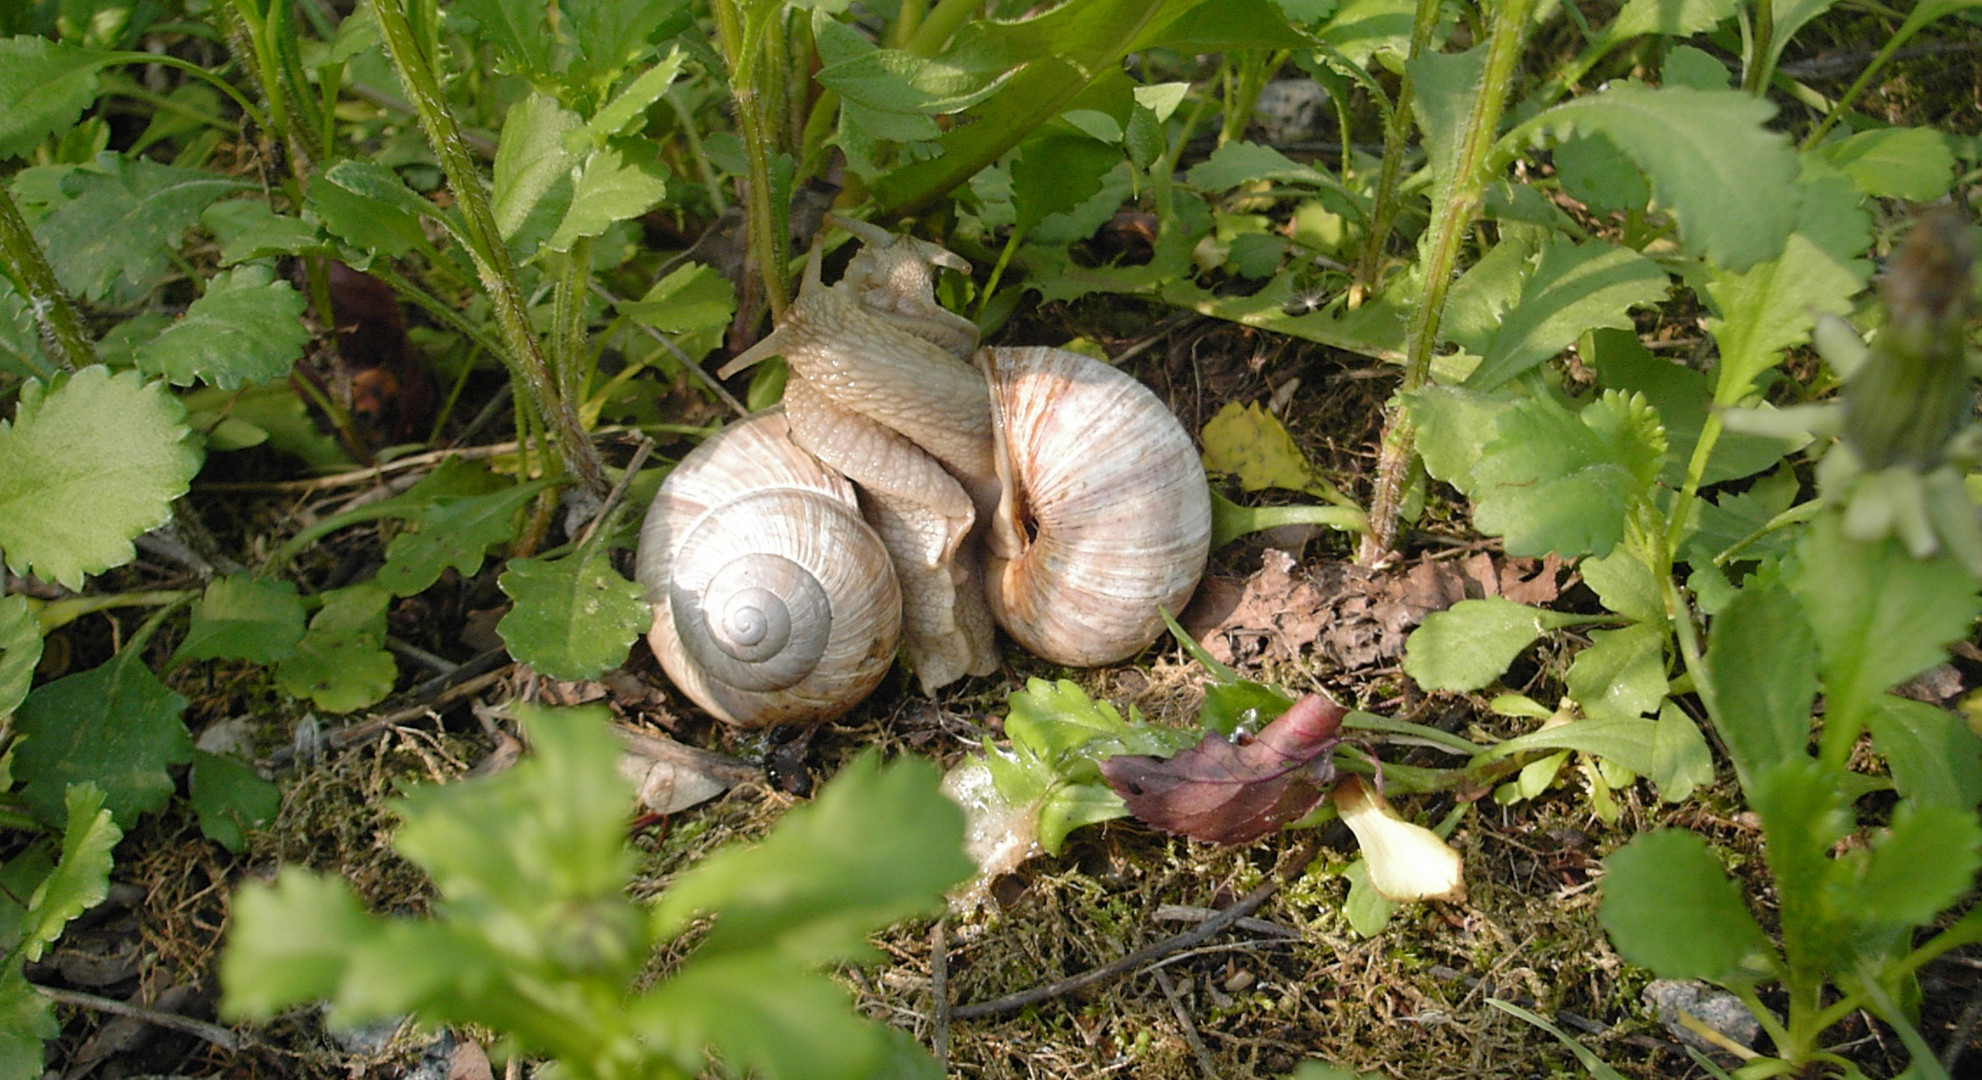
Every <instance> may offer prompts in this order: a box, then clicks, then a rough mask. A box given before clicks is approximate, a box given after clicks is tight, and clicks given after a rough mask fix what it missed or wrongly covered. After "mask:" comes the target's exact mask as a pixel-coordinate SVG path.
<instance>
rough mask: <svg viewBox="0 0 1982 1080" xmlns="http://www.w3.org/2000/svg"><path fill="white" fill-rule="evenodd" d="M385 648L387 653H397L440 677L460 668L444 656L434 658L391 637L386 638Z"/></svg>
mask: <svg viewBox="0 0 1982 1080" xmlns="http://www.w3.org/2000/svg"><path fill="white" fill-rule="evenodd" d="M385 647H386V649H387V651H390V652H395V653H398V654H399V655H400V656H403V657H405V658H406V659H408V660H411V661H413V662H414V663H416V664H418V665H420V666H421V667H423V668H426V669H427V670H428V671H435V672H439V673H440V674H442V675H451V674H453V673H454V671H455V669H456V668H459V667H460V666H461V665H459V664H457V663H455V662H454V661H452V660H449V659H448V658H447V657H445V656H435V655H434V654H433V653H430V652H428V651H427V650H425V649H422V648H420V647H419V646H418V645H415V644H413V643H412V642H410V641H401V640H399V639H398V638H396V637H392V636H391V635H387V636H386V639H385Z"/></svg>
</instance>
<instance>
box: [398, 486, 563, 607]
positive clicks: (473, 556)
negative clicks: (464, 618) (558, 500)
mask: <svg viewBox="0 0 1982 1080" xmlns="http://www.w3.org/2000/svg"><path fill="white" fill-rule="evenodd" d="M542 487H543V485H542V484H541V483H523V484H517V485H516V486H515V487H511V488H508V489H505V490H503V491H497V492H492V493H490V494H488V495H466V496H461V497H458V498H449V499H442V500H439V501H437V502H435V503H434V504H433V505H432V506H430V507H428V508H427V509H426V510H424V511H422V512H421V514H420V517H419V520H418V522H417V524H416V525H415V526H414V528H415V531H413V532H403V533H400V534H399V535H398V536H395V537H393V538H392V543H390V544H387V545H386V548H385V565H384V566H382V567H380V568H379V573H378V583H379V584H380V585H383V586H385V587H386V588H388V589H390V590H392V594H393V595H394V596H412V595H413V594H415V593H420V592H425V591H426V590H427V588H428V587H429V586H431V585H433V583H434V582H436V581H439V580H440V575H441V572H442V571H444V570H446V569H448V568H449V567H452V568H454V569H455V570H456V571H458V572H459V573H461V574H462V575H463V576H466V577H473V576H474V575H475V573H476V572H477V571H479V570H481V568H482V560H483V559H484V558H485V557H486V556H487V555H488V552H489V549H490V548H492V547H494V546H496V545H497V544H506V543H508V542H509V541H510V540H512V539H514V538H515V536H516V529H517V520H516V514H517V511H519V510H521V509H522V508H523V504H525V503H527V502H529V501H530V500H531V499H533V498H535V497H536V495H537V492H538V491H539V490H541V489H542Z"/></svg>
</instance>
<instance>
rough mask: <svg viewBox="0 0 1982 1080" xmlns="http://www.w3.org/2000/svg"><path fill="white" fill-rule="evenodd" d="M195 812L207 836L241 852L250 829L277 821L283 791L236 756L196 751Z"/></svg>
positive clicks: (238, 852) (194, 778)
mask: <svg viewBox="0 0 1982 1080" xmlns="http://www.w3.org/2000/svg"><path fill="white" fill-rule="evenodd" d="M192 792H193V812H194V813H196V814H198V815H199V819H200V831H201V832H203V833H205V834H206V836H207V839H209V840H212V841H214V842H215V843H218V844H219V845H220V846H221V847H224V848H226V849H227V850H229V851H231V852H233V853H235V854H236V855H239V854H240V853H241V851H242V850H243V849H244V848H245V847H247V843H248V837H247V831H248V830H249V829H259V828H261V827H262V826H264V825H267V824H268V823H269V822H271V821H274V820H275V814H276V811H278V810H281V809H282V792H281V790H280V789H278V788H277V787H276V786H275V785H274V784H271V783H269V782H268V781H266V780H264V779H262V778H261V776H260V775H258V774H257V773H256V772H255V770H254V769H252V768H250V767H248V765H246V764H245V763H243V762H239V761H236V760H234V759H233V758H226V757H221V756H219V755H218V754H209V753H207V752H206V751H204V750H195V751H193V776H192Z"/></svg>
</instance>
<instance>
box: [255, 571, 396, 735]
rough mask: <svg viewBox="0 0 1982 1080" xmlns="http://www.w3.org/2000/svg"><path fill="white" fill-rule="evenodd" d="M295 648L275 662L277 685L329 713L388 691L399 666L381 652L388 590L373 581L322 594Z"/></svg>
mask: <svg viewBox="0 0 1982 1080" xmlns="http://www.w3.org/2000/svg"><path fill="white" fill-rule="evenodd" d="M323 599H324V605H323V608H322V609H321V610H319V611H318V612H317V613H316V616H315V617H314V618H312V619H311V620H310V628H309V630H308V631H307V632H306V633H304V635H303V640H302V641H300V642H298V643H297V645H296V651H295V652H294V653H293V654H292V655H290V656H287V657H284V658H283V659H282V660H281V662H279V663H277V664H276V666H275V684H276V685H277V686H279V687H281V688H282V690H283V692H284V693H287V694H289V695H291V696H293V697H299V698H309V699H310V700H311V701H314V702H316V703H317V706H318V707H319V708H322V709H325V710H327V711H330V712H350V711H351V710H353V709H362V708H364V707H365V706H367V705H371V704H373V703H375V702H377V701H379V700H381V699H382V698H384V697H385V696H386V695H387V694H390V693H392V685H393V683H394V682H395V681H396V680H397V679H398V678H399V665H398V664H397V663H395V662H394V661H393V659H392V654H391V653H389V652H387V651H385V648H384V645H385V609H386V605H387V604H389V603H391V601H392V594H391V593H390V592H389V591H388V590H386V589H385V588H383V587H381V586H380V585H379V584H378V583H377V582H376V581H367V582H362V583H360V584H357V585H347V586H345V587H344V588H342V589H336V590H333V591H331V592H327V593H325V594H324V597H323Z"/></svg>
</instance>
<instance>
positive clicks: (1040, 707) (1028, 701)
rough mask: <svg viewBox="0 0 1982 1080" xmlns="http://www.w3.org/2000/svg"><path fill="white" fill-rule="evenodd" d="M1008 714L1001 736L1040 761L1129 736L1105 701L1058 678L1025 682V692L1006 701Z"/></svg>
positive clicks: (1122, 723)
mask: <svg viewBox="0 0 1982 1080" xmlns="http://www.w3.org/2000/svg"><path fill="white" fill-rule="evenodd" d="M1006 703H1007V705H1008V706H1009V708H1010V713H1009V714H1008V715H1007V716H1006V718H1005V735H1006V737H1007V738H1009V739H1011V740H1012V744H1013V746H1015V747H1016V746H1018V745H1020V744H1023V745H1024V746H1025V747H1026V748H1027V749H1029V750H1031V751H1032V752H1034V753H1036V754H1038V755H1039V756H1041V757H1044V758H1052V757H1054V756H1056V755H1059V754H1062V753H1065V752H1067V751H1069V750H1076V749H1079V748H1080V747H1083V746H1085V745H1087V744H1088V743H1090V742H1093V741H1095V740H1096V739H1113V738H1121V737H1123V736H1126V735H1127V734H1128V733H1129V730H1130V729H1129V725H1128V724H1127V723H1126V722H1124V721H1123V720H1122V714H1121V713H1119V712H1117V711H1115V706H1113V705H1111V704H1109V703H1108V702H1106V701H1095V700H1093V699H1092V698H1089V697H1088V696H1087V692H1086V691H1085V690H1082V689H1081V688H1080V685H1079V684H1078V683H1075V682H1073V681H1072V680H1070V679H1061V680H1060V681H1059V682H1057V683H1049V682H1047V681H1046V680H1044V679H1036V678H1035V679H1027V680H1026V683H1025V689H1024V690H1021V691H1018V692H1017V693H1014V694H1012V695H1011V696H1010V697H1008V698H1007V699H1006Z"/></svg>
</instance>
